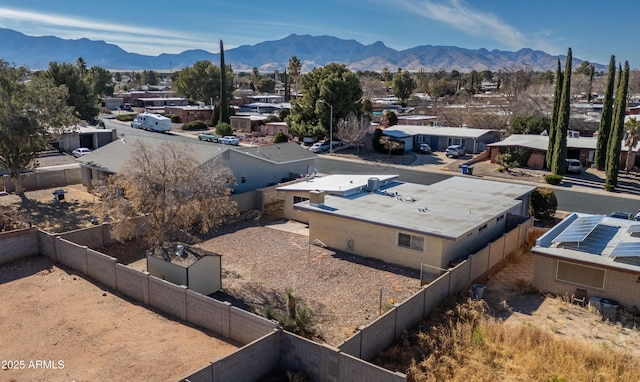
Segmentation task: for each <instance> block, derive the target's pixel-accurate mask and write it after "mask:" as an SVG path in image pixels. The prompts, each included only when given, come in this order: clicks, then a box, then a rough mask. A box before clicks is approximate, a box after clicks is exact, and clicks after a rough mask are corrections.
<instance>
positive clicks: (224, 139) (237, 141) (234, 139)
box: [218, 135, 240, 146]
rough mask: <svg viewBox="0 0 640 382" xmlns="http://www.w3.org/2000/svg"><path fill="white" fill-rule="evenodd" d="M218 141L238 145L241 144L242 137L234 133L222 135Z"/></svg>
mask: <svg viewBox="0 0 640 382" xmlns="http://www.w3.org/2000/svg"><path fill="white" fill-rule="evenodd" d="M218 143H222V144H225V145H232V146H238V145H239V144H240V138H238V137H234V136H233V135H227V136H226V137H222V138H220V139H218Z"/></svg>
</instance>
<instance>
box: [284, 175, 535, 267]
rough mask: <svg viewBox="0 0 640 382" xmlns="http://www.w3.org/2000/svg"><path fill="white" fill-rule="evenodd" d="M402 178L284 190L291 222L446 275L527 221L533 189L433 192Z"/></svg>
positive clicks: (462, 186)
mask: <svg viewBox="0 0 640 382" xmlns="http://www.w3.org/2000/svg"><path fill="white" fill-rule="evenodd" d="M396 178H397V175H330V176H326V177H322V178H318V177H313V176H311V177H309V178H308V179H307V180H306V181H302V182H299V183H294V184H290V185H287V186H283V187H279V188H278V192H279V193H280V195H282V199H283V200H284V204H285V207H284V209H285V217H288V218H290V219H294V220H299V221H302V222H306V223H308V224H309V240H310V241H314V240H320V241H321V242H323V243H324V244H326V245H327V246H329V247H331V248H335V249H337V250H342V251H347V252H350V253H354V254H357V255H361V256H366V257H373V258H377V259H380V260H383V261H386V262H390V263H394V264H400V265H404V266H408V267H412V268H418V269H419V268H420V267H421V264H428V265H430V266H434V267H439V268H448V267H449V265H450V263H451V262H452V261H454V260H458V259H460V258H464V257H466V256H468V255H469V254H472V253H474V252H475V251H477V250H479V249H481V248H482V247H483V246H485V245H486V244H487V243H489V242H491V241H494V240H495V239H496V238H498V237H500V236H501V235H502V234H503V233H505V232H507V231H508V230H509V229H510V228H512V225H513V224H514V222H515V223H516V224H517V223H519V222H521V220H522V219H523V218H525V219H526V218H528V217H527V207H528V204H529V195H530V193H531V192H532V191H533V190H534V189H535V187H533V186H527V185H519V184H510V183H500V182H492V181H485V180H478V179H470V178H466V177H452V178H449V179H447V180H444V181H441V182H438V183H435V184H433V185H428V186H425V185H419V184H412V183H403V182H399V181H397V180H396Z"/></svg>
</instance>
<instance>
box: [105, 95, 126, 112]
mask: <svg viewBox="0 0 640 382" xmlns="http://www.w3.org/2000/svg"><path fill="white" fill-rule="evenodd" d="M103 102H104V107H106V108H107V109H109V110H119V109H121V108H123V107H124V98H122V97H104V99H103Z"/></svg>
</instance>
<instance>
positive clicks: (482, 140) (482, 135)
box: [382, 125, 500, 154]
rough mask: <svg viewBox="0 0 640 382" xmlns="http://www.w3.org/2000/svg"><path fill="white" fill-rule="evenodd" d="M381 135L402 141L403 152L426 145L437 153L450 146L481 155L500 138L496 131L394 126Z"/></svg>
mask: <svg viewBox="0 0 640 382" xmlns="http://www.w3.org/2000/svg"><path fill="white" fill-rule="evenodd" d="M382 133H383V134H384V135H387V136H390V137H393V138H395V139H397V140H401V141H403V142H404V149H405V151H411V150H414V148H416V147H418V146H419V145H420V144H421V143H427V144H429V146H431V148H432V149H433V150H437V151H444V150H445V149H446V148H447V146H450V145H462V146H464V147H465V149H466V151H467V152H468V153H471V154H477V153H481V152H482V151H484V150H485V149H486V147H487V145H488V144H490V143H493V142H496V141H497V140H499V138H500V132H499V131H498V130H486V129H470V128H467V127H439V126H412V125H395V126H391V127H388V128H386V129H384V130H383V132H382Z"/></svg>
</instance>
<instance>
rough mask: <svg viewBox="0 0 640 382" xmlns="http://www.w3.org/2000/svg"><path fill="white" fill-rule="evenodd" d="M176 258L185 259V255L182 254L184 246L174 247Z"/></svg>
mask: <svg viewBox="0 0 640 382" xmlns="http://www.w3.org/2000/svg"><path fill="white" fill-rule="evenodd" d="M176 256H180V257H182V258H183V259H184V258H185V257H187V256H186V254H185V253H184V245H182V244H178V245H177V246H176Z"/></svg>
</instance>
